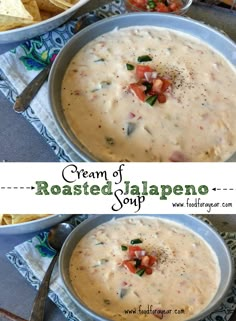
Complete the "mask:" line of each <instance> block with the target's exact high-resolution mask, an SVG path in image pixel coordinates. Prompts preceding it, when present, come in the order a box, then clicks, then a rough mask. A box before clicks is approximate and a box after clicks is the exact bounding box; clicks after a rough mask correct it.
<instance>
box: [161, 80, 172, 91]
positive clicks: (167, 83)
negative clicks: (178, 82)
mask: <svg viewBox="0 0 236 321" xmlns="http://www.w3.org/2000/svg"><path fill="white" fill-rule="evenodd" d="M161 80H162V81H163V84H162V88H161V91H162V92H165V91H166V90H167V89H168V88H169V87H170V85H171V81H170V80H168V79H165V78H162V79H161Z"/></svg>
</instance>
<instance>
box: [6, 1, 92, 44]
mask: <svg viewBox="0 0 236 321" xmlns="http://www.w3.org/2000/svg"><path fill="white" fill-rule="evenodd" d="M88 1H89V0H79V2H78V3H76V4H75V5H74V6H73V7H71V8H70V9H68V10H66V11H64V12H62V13H60V14H58V15H56V16H54V17H52V18H50V19H47V20H44V21H42V22H39V23H36V24H34V25H30V26H26V27H23V28H17V29H12V30H7V31H1V32H0V44H2V45H3V44H9V43H14V42H23V41H25V40H27V39H31V38H34V37H36V36H39V35H42V34H44V33H46V32H48V31H50V30H53V29H55V28H57V27H58V26H60V25H61V24H63V23H64V22H66V21H67V20H68V19H69V18H70V17H72V16H73V14H74V13H75V12H76V11H77V10H78V9H79V8H80V7H82V6H83V5H84V4H85V3H86V2H88Z"/></svg>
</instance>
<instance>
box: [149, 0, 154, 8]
mask: <svg viewBox="0 0 236 321" xmlns="http://www.w3.org/2000/svg"><path fill="white" fill-rule="evenodd" d="M148 7H149V9H154V8H155V7H156V4H155V2H154V1H153V0H149V1H148Z"/></svg>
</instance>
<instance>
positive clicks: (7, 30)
mask: <svg viewBox="0 0 236 321" xmlns="http://www.w3.org/2000/svg"><path fill="white" fill-rule="evenodd" d="M87 1H89V0H1V1H0V44H8V43H13V42H23V41H25V40H27V39H30V38H33V37H36V36H39V35H41V34H44V33H46V32H48V31H50V30H53V29H54V28H57V27H58V26H60V25H61V24H63V23H64V22H66V21H67V20H68V19H69V18H70V17H71V16H72V15H73V14H74V13H75V12H76V11H77V10H78V8H79V7H81V6H83V5H84V4H85V3H86V2H87Z"/></svg>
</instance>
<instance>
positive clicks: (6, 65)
mask: <svg viewBox="0 0 236 321" xmlns="http://www.w3.org/2000/svg"><path fill="white" fill-rule="evenodd" d="M122 3H123V2H122V0H115V1H113V2H112V3H111V4H108V5H105V6H103V7H101V8H99V9H97V10H95V11H93V12H92V13H94V14H96V15H97V16H99V17H101V18H105V17H109V16H111V15H115V14H121V13H124V12H125V10H124V7H123V6H122ZM75 23H76V20H75V21H70V22H68V23H66V24H64V25H63V26H61V27H59V28H57V29H55V30H53V31H50V32H48V33H46V34H44V35H42V36H39V37H36V38H34V39H31V40H28V41H26V42H25V43H24V44H22V45H20V46H18V47H17V48H16V49H14V50H11V51H9V52H7V53H5V54H3V55H0V90H1V91H2V92H3V94H4V95H5V96H6V97H7V98H8V99H9V100H10V101H11V102H12V103H13V102H14V101H15V99H16V96H17V94H19V93H21V92H22V91H23V89H24V88H25V87H26V86H27V84H29V83H30V81H31V80H32V79H33V78H35V76H36V75H37V74H38V73H39V71H41V70H42V69H43V68H44V67H45V66H46V65H47V64H48V63H49V62H50V60H51V59H53V58H55V55H56V54H57V53H58V52H59V50H60V49H61V48H63V46H64V45H65V44H66V43H67V41H68V40H69V39H71V37H72V36H73V35H74V33H73V27H74V26H75ZM47 97H48V84H47V82H46V83H45V84H44V85H43V86H42V88H41V89H40V91H39V93H38V94H37V96H36V97H35V99H34V100H33V101H32V103H31V105H30V108H28V109H27V110H26V111H25V112H24V113H23V116H24V117H25V118H26V119H27V120H28V121H29V122H30V123H31V124H32V125H33V126H34V127H35V129H36V130H37V131H38V132H39V133H40V134H41V135H42V136H43V137H44V138H45V139H46V141H47V142H48V144H49V145H50V146H51V147H52V149H53V150H54V151H55V153H56V155H57V156H58V158H59V160H60V161H67V162H69V161H79V160H80V159H79V158H78V156H77V155H76V154H75V152H74V151H73V150H72V148H71V147H70V146H69V145H68V144H67V142H66V141H65V140H64V139H63V137H62V136H61V134H60V133H59V131H58V129H57V127H56V125H55V122H54V119H53V117H52V115H51V112H50V108H49V101H48V98H47Z"/></svg>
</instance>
